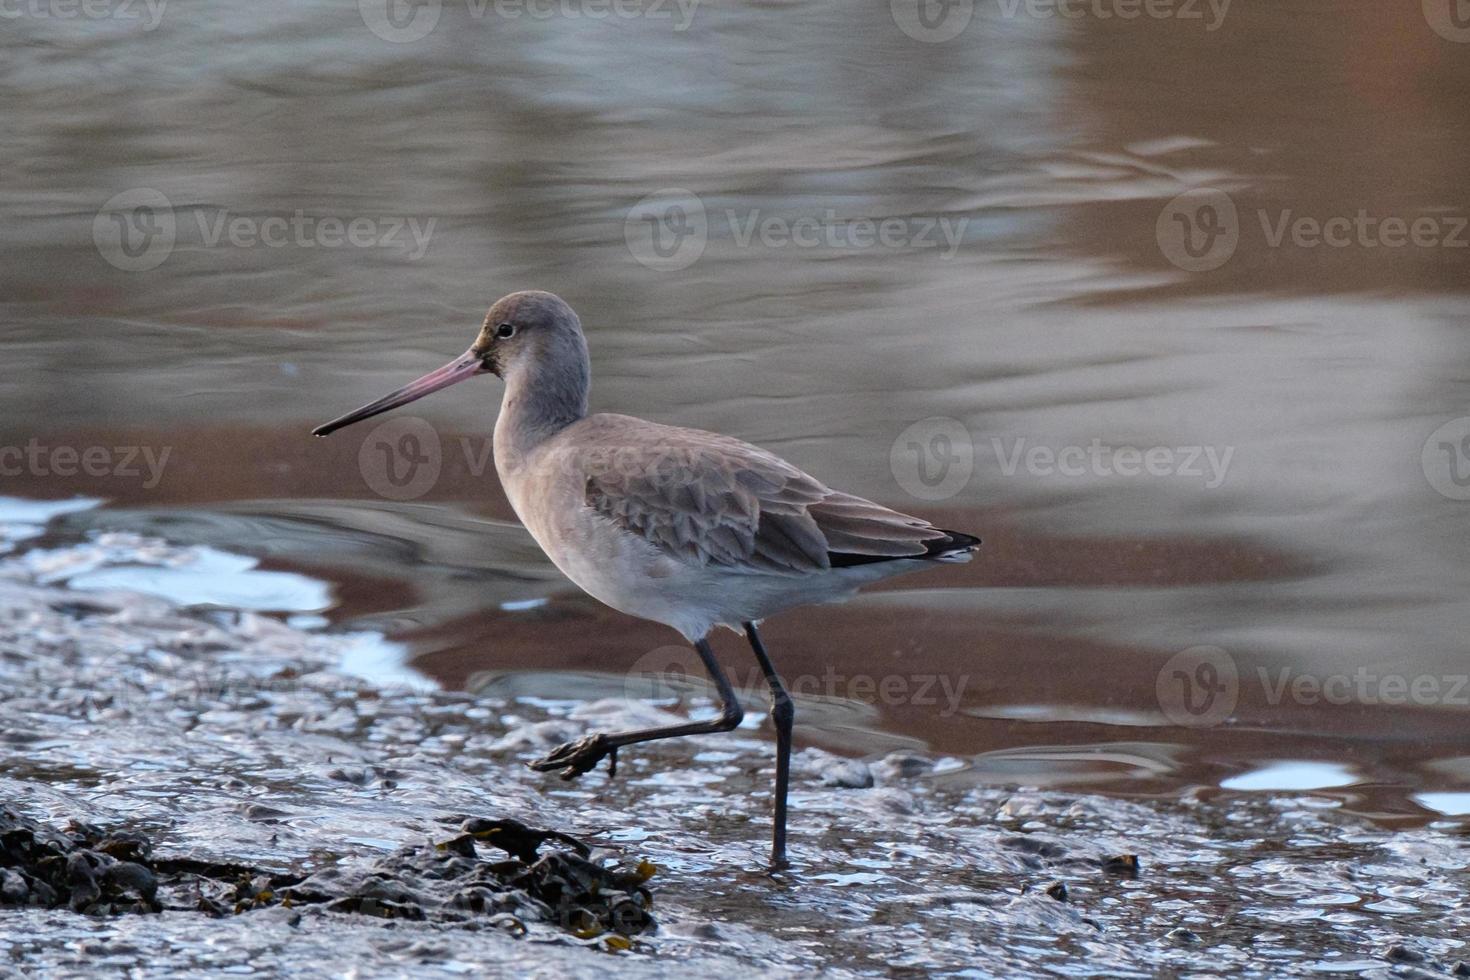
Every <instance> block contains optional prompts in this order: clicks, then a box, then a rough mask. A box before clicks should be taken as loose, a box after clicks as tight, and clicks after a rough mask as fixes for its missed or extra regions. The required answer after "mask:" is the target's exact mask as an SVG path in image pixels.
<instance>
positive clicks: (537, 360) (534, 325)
mask: <svg viewBox="0 0 1470 980" xmlns="http://www.w3.org/2000/svg"><path fill="white" fill-rule="evenodd" d="M586 362H587V342H586V340H585V339H584V338H583V337H582V325H581V322H580V321H578V319H577V314H576V313H574V312H573V311H572V308H571V307H570V306H568V305H567V304H566V302H565V301H563V300H562V299H561V297H559V296H556V295H554V294H552V293H545V292H541V291H539V290H525V291H522V292H519V293H511V294H510V295H509V296H503V297H501V298H500V299H498V300H496V301H495V305H493V306H491V307H490V312H489V313H488V314H486V316H485V323H484V325H483V326H481V327H480V334H479V336H478V337H476V338H475V342H474V343H473V344H471V345H470V349H469V350H467V351H465V352H464V353H463V354H461V355H460V356H459V357H456V358H455V359H454V360H452V361H450V362H449V363H448V364H446V365H444V366H443V367H441V368H439V369H438V370H437V371H430V372H429V373H428V374H426V375H424V376H423V377H422V378H419V379H418V380H417V381H412V382H409V383H408V384H406V385H404V386H403V387H402V388H399V389H398V390H397V391H391V392H389V393H388V394H386V395H384V396H383V397H382V398H379V399H377V400H376V401H372V402H369V403H368V404H366V405H364V406H362V407H361V408H359V409H355V410H354V411H351V412H348V413H347V414H346V415H343V416H341V417H339V418H335V419H333V420H332V421H330V422H327V423H325V424H324V425H319V426H317V427H316V428H315V429H312V430H311V432H312V435H317V436H325V435H328V434H330V433H332V432H335V431H337V430H338V429H341V428H344V427H345V426H349V425H351V424H353V423H354V422H361V421H362V420H363V419H368V418H372V417H373V416H374V415H381V414H382V413H383V412H387V411H390V410H392V409H395V408H398V407H400V406H402V405H407V404H408V403H409V402H412V401H417V400H418V399H420V398H422V397H424V396H425V395H427V394H430V393H432V392H435V391H439V390H440V389H442V388H448V387H449V386H450V385H454V384H459V382H461V381H464V380H465V379H466V378H473V377H474V376H475V375H477V374H496V375H499V376H500V377H502V378H506V379H507V380H514V378H515V376H516V375H519V374H522V373H525V372H527V371H528V369H530V368H531V367H533V366H536V365H543V364H551V365H556V366H560V365H568V366H570V367H571V368H572V369H573V371H572V373H573V374H580V376H581V377H582V379H583V380H582V384H583V387H584V388H585V377H586Z"/></svg>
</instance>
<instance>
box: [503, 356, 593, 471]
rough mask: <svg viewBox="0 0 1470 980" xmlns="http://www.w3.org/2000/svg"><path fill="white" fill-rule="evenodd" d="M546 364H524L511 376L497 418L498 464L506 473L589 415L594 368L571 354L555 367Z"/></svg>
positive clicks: (509, 375)
mask: <svg viewBox="0 0 1470 980" xmlns="http://www.w3.org/2000/svg"><path fill="white" fill-rule="evenodd" d="M544 365H545V362H541V363H539V364H528V365H524V366H519V367H518V368H517V369H516V370H512V371H510V372H508V373H507V375H506V378H505V397H504V398H503V399H502V400H501V403H500V418H499V419H497V420H496V422H495V464H496V467H497V469H499V470H500V471H501V472H502V473H504V472H506V471H507V468H515V467H516V466H517V465H518V463H519V461H521V460H524V459H525V458H526V456H527V455H529V454H530V453H531V451H532V450H534V449H535V448H536V447H537V446H539V445H541V444H542V443H543V442H545V441H546V440H547V439H550V438H551V437H552V436H554V435H556V434H557V433H558V432H560V431H561V430H562V429H565V428H566V427H567V426H569V425H571V424H572V423H573V422H576V421H577V420H579V419H582V418H585V417H586V416H587V390H588V388H589V386H590V383H591V370H590V368H589V366H588V364H587V361H586V359H585V357H583V358H570V359H568V360H566V361H563V362H561V364H560V365H558V366H557V367H556V368H555V369H547V368H546V367H545V366H544Z"/></svg>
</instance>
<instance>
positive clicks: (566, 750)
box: [530, 732, 618, 779]
mask: <svg viewBox="0 0 1470 980" xmlns="http://www.w3.org/2000/svg"><path fill="white" fill-rule="evenodd" d="M604 756H607V757H608V764H607V774H608V776H609V777H612V776H616V775H617V774H618V747H617V746H616V745H614V744H612V740H611V739H609V738H608V737H607V735H606V733H604V732H593V733H592V734H591V735H584V736H582V737H581V738H579V739H577V740H576V741H575V742H566V743H564V744H562V745H558V746H557V747H556V748H554V749H552V750H551V753H550V754H549V755H546V756H544V757H542V758H540V759H537V760H536V761H535V762H533V763H531V764H530V765H531V768H532V769H534V770H536V771H537V772H552V771H555V770H560V775H561V778H562V779H576V778H577V777H578V776H580V775H582V774H583V773H587V772H591V771H592V770H593V769H595V768H596V767H597V764H598V763H599V762H601V761H602V759H603V757H604Z"/></svg>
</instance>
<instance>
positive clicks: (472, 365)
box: [311, 351, 487, 436]
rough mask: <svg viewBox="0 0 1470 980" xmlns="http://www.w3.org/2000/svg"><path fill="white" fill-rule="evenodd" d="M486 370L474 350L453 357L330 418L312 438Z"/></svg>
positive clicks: (313, 431)
mask: <svg viewBox="0 0 1470 980" xmlns="http://www.w3.org/2000/svg"><path fill="white" fill-rule="evenodd" d="M486 370H487V368H486V367H485V364H484V362H483V361H481V360H480V358H479V356H478V355H476V354H475V353H474V351H465V352H464V354H462V355H461V356H459V357H456V358H455V359H454V360H452V361H450V362H449V363H448V364H446V365H444V366H443V367H442V368H440V369H439V370H437V371H430V372H429V373H428V374H426V375H424V376H423V377H422V378H419V379H418V380H417V381H412V382H410V383H408V384H406V385H404V386H403V387H402V388H399V389H398V390H397V391H393V392H389V393H388V394H386V395H384V396H383V397H382V398H379V399H378V400H377V401H372V402H368V403H367V404H366V405H364V406H362V408H359V409H355V410H354V411H351V412H348V413H347V414H346V415H343V416H341V417H340V418H335V419H332V421H330V422H327V423H325V424H324V425H319V426H317V427H316V428H315V429H312V430H311V434H312V435H314V436H324V435H328V434H330V433H333V432H336V431H337V430H338V429H340V428H342V427H343V426H347V425H351V424H352V423H354V422H361V421H362V420H363V419H369V418H372V417H373V416H374V415H380V414H382V413H383V412H386V411H389V410H390V409H394V408H397V407H398V406H399V405H407V404H408V403H409V402H411V401H417V400H418V399H420V398H422V397H424V396H425V395H427V394H430V393H431V392H435V391H438V390H439V389H440V388H448V387H449V386H450V385H453V384H459V383H460V382H461V381H463V380H464V379H465V378H473V377H474V376H475V375H477V374H483V373H484V372H485V371H486Z"/></svg>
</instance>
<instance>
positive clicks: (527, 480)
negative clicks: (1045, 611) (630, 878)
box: [315, 291, 980, 866]
mask: <svg viewBox="0 0 1470 980" xmlns="http://www.w3.org/2000/svg"><path fill="white" fill-rule="evenodd" d="M486 372H493V373H495V374H498V375H500V376H501V377H502V378H504V379H505V395H504V398H503V400H502V402H501V409H500V417H499V418H498V419H497V421H496V424H495V441H494V450H495V469H496V472H497V473H498V474H499V476H500V481H501V484H502V486H503V487H504V488H505V492H506V496H507V497H508V498H509V499H510V503H511V506H512V507H514V508H515V511H516V514H517V515H518V516H519V517H520V519H521V521H522V522H523V523H524V524H525V525H526V528H527V529H528V530H529V531H530V532H531V535H532V536H533V537H534V538H535V539H536V541H537V543H539V544H540V545H541V547H542V548H543V549H544V550H545V551H546V554H547V556H548V557H550V558H551V560H552V561H553V562H554V563H555V564H556V566H557V567H558V568H559V569H561V570H562V572H564V573H565V574H566V576H567V577H568V578H569V579H571V580H572V581H573V582H575V583H576V584H577V585H579V586H581V587H582V588H583V589H584V590H585V591H587V592H588V593H589V594H591V595H592V596H594V597H596V598H598V599H600V600H602V601H603V602H605V603H607V604H608V605H610V606H612V607H613V608H615V609H619V610H621V611H623V612H626V613H628V614H630V615H633V616H639V617H642V618H644V619H651V620H654V621H656V622H660V623H666V624H667V625H669V626H672V627H674V628H675V629H677V630H679V631H680V632H681V633H683V634H684V635H685V636H686V637H687V638H688V639H689V640H690V642H692V643H693V644H694V645H695V648H696V649H697V650H698V651H699V653H700V656H701V658H703V660H704V663H705V665H706V667H707V668H708V669H709V671H710V673H711V676H712V677H713V678H714V680H715V683H716V687H717V689H718V691H719V694H720V699H721V702H722V710H721V713H720V716H719V718H718V719H715V720H714V721H709V722H690V723H688V724H685V725H676V726H673V727H670V728H663V729H648V730H644V731H638V732H622V733H618V734H612V735H605V734H595V735H589V736H588V737H586V738H584V739H581V740H578V741H577V742H573V743H569V744H567V745H563V746H561V747H560V748H558V749H557V750H556V751H554V752H552V753H551V754H550V755H549V756H547V757H546V758H545V759H542V760H540V761H539V762H537V763H535V766H536V768H539V769H546V770H553V769H554V770H559V771H560V772H561V773H562V774H563V776H566V777H567V778H571V777H575V776H579V775H581V774H582V773H584V772H587V771H589V770H590V769H591V768H592V767H594V766H595V765H596V764H597V762H598V761H599V760H601V759H603V758H607V757H609V756H611V757H612V758H613V760H614V763H615V761H616V753H617V749H618V748H619V747H620V746H623V745H629V744H633V743H636V742H644V741H649V740H651V739H656V738H669V737H674V736H678V735H689V734H698V733H702V732H711V731H728V730H729V729H731V728H733V727H734V726H735V725H736V724H738V723H739V721H740V717H741V709H740V704H739V702H738V701H737V700H736V699H735V696H734V693H733V691H732V690H731V688H730V685H729V681H728V680H727V679H726V678H725V676H724V674H723V672H722V671H721V669H720V666H719V664H718V663H717V662H715V660H714V656H713V653H712V652H711V650H710V647H709V644H708V642H707V640H706V639H705V638H706V636H707V635H708V634H709V632H710V631H711V630H712V629H713V628H714V627H716V626H721V625H724V626H729V627H731V628H732V629H743V630H744V632H745V633H746V635H747V637H748V638H749V639H750V642H751V646H752V649H753V651H754V652H755V655H756V657H757V659H758V661H759V662H760V665H761V668H762V670H763V671H764V672H765V674H766V678H767V680H768V682H769V683H770V686H771V693H772V700H773V709H772V714H773V717H774V718H775V719H776V723H777V726H776V727H777V736H778V739H777V767H776V771H777V778H776V782H777V802H776V832H775V838H774V841H773V845H772V852H771V855H772V858H771V859H772V864H773V865H776V866H784V864H785V863H786V838H785V816H786V809H785V808H786V787H787V782H788V779H789V759H790V751H791V718H792V706H791V700H790V698H789V696H788V695H787V694H786V691H785V688H784V687H782V685H781V682H780V679H779V677H777V676H776V674H775V668H774V667H773V666H772V665H771V663H770V660H769V659H768V657H767V656H766V653H765V649H764V647H763V646H762V645H761V642H760V637H759V634H758V633H757V630H756V623H757V622H758V621H759V620H761V619H764V618H765V617H767V616H770V615H773V614H775V613H777V612H781V611H783V610H786V609H790V608H792V607H794V606H800V605H803V604H806V603H811V602H825V601H830V600H832V599H838V598H842V597H845V596H848V595H851V594H852V593H853V592H854V591H856V590H857V588H858V587H859V586H861V585H864V584H866V583H868V582H874V581H877V580H879V579H883V578H887V577H889V576H892V575H898V574H902V573H904V572H908V571H913V570H915V569H918V568H923V567H925V566H927V565H930V564H931V563H933V562H956V561H968V560H969V558H970V553H971V552H972V551H973V550H974V549H975V547H976V546H977V545H979V543H980V541H979V539H978V538H975V537H972V536H970V535H968V534H962V533H960V532H957V531H946V530H943V529H941V528H937V527H935V526H934V525H932V524H930V523H929V522H927V521H924V520H922V519H920V518H917V517H912V516H910V515H908V514H902V513H899V512H898V511H895V510H890V509H889V508H887V507H883V506H881V505H880V504H875V503H873V502H872V501H871V500H864V499H863V498H861V497H855V496H853V495H851V494H847V493H842V492H840V491H837V490H833V489H831V488H830V487H828V486H826V485H825V484H823V483H821V482H820V481H819V480H817V479H816V478H814V477H812V476H810V475H809V474H807V473H804V472H802V471H801V470H800V469H798V468H797V467H795V466H793V465H791V464H790V463H788V462H786V461H785V460H783V459H781V458H780V457H779V456H776V455H774V454H773V453H770V452H767V451H766V450H764V449H761V448H759V447H757V446H752V445H750V444H749V443H746V442H742V441H740V440H739V439H732V438H730V437H729V436H723V435H718V434H716V433H713V432H703V431H701V430H698V429H684V428H679V427H676V426H669V425H661V424H659V423H656V422H648V421H645V420H643V419H638V418H634V417H632V416H628V415H588V414H587V397H588V390H589V388H590V385H591V368H590V362H589V359H588V356H587V343H586V339H585V338H584V337H583V334H582V326H581V323H580V321H578V319H577V315H576V313H574V312H572V308H571V307H570V306H568V305H567V304H566V303H564V302H563V301H562V300H561V299H560V298H558V297H556V296H554V295H552V294H551V293H544V292H536V291H529V292H520V293H512V294H511V295H509V296H506V297H504V298H503V299H501V300H499V301H497V302H496V303H495V305H494V306H492V307H491V308H490V313H489V314H488V315H487V316H486V318H485V323H484V326H483V327H482V328H481V330H480V335H479V337H478V338H476V340H475V342H474V344H473V345H471V347H470V349H469V350H468V351H466V352H465V354H464V355H463V356H462V357H460V358H457V359H456V360H455V361H452V362H451V363H449V364H447V365H445V366H444V367H442V368H440V369H439V370H438V371H434V372H432V373H430V374H428V375H425V376H424V377H423V378H421V379H419V380H418V381H415V382H413V383H412V384H410V385H407V386H405V387H404V388H401V389H399V390H398V391H395V392H392V393H391V394H388V395H385V396H384V397H382V398H380V399H378V400H377V401H374V402H371V403H370V404H368V405H365V406H363V407H362V408H360V409H358V410H357V411H355V412H349V413H348V414H347V415H344V416H342V417H341V418H338V419H335V420H333V421H332V422H329V423H327V424H326V425H323V426H320V427H319V428H317V429H316V430H315V432H316V434H317V435H326V434H327V433H329V432H332V431H333V430H335V429H338V428H341V427H342V426H345V425H350V424H352V423H353V422H357V421H360V420H361V419H364V418H368V417H369V416H372V415H376V414H378V413H379V412H384V411H387V410H389V409H391V408H395V407H397V406H399V405H403V404H406V403H408V402H410V401H413V400H414V399H416V398H420V397H422V396H424V395H426V394H428V393H430V392H432V391H437V390H439V389H440V388H444V387H448V386H449V385H451V384H455V383H457V382H459V381H461V380H464V379H465V378H468V377H471V376H473V375H476V374H481V373H486Z"/></svg>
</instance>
